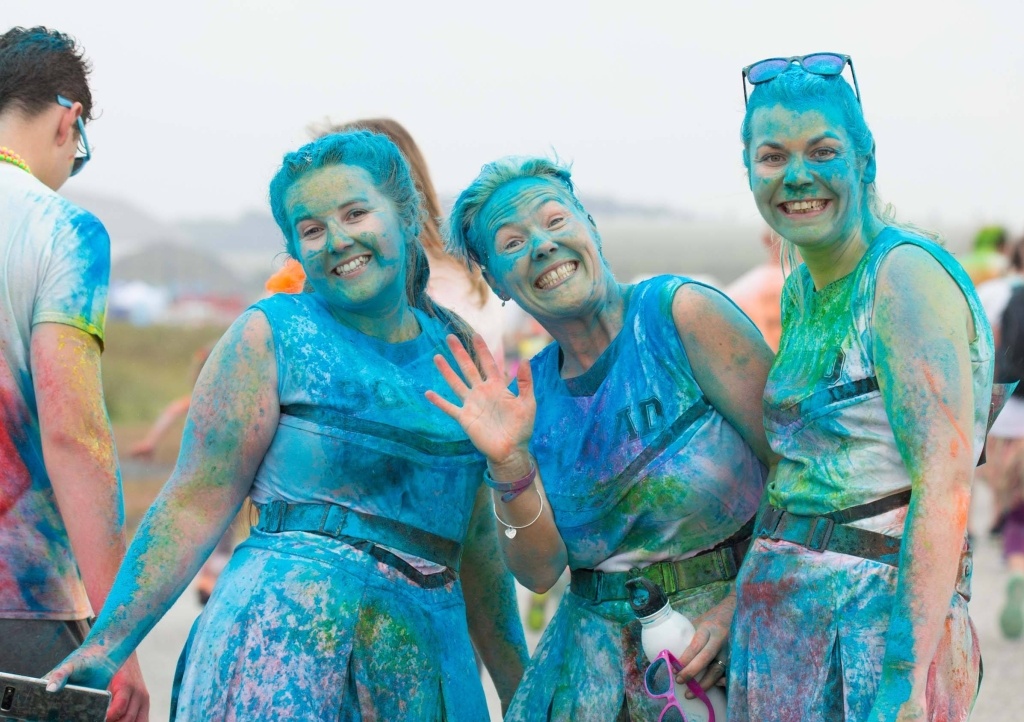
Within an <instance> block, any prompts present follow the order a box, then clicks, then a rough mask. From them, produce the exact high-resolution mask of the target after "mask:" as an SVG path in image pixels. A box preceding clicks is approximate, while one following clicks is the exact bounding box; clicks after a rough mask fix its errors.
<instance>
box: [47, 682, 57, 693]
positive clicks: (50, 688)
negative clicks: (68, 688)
mask: <svg viewBox="0 0 1024 722" xmlns="http://www.w3.org/2000/svg"><path fill="white" fill-rule="evenodd" d="M46 691H47V692H56V691H57V683H56V682H50V683H49V684H48V685H46Z"/></svg>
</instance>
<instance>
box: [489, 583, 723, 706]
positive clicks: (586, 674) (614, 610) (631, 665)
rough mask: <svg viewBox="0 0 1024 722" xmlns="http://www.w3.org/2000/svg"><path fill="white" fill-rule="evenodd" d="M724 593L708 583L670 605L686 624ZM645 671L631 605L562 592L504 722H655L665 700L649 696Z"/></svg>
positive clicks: (678, 596) (680, 595)
mask: <svg viewBox="0 0 1024 722" xmlns="http://www.w3.org/2000/svg"><path fill="white" fill-rule="evenodd" d="M730 589H732V582H714V583H712V584H707V585H705V586H703V587H698V588H697V589H691V590H686V591H682V592H678V593H676V594H675V595H673V596H672V597H671V600H670V601H671V602H672V607H673V608H674V609H676V610H678V611H680V612H682V613H683V614H685V615H686V616H687V617H689V618H690V619H691V620H692V619H694V618H696V617H698V616H699V615H701V614H703V613H704V612H706V611H708V610H709V609H711V607H713V606H715V605H716V604H718V602H720V601H721V600H722V599H723V598H724V597H725V596H726V595H727V594H728V593H729V590H730ZM674 651H676V652H681V651H682V650H681V649H680V650H674ZM645 669H647V658H646V657H645V656H644V652H643V649H642V648H641V646H640V623H639V622H638V621H637V620H636V617H635V616H634V614H633V610H632V609H631V608H630V606H629V603H628V602H626V601H607V602H601V603H595V602H591V601H589V600H586V599H583V598H582V597H579V596H577V595H575V594H573V593H572V591H571V590H566V592H565V595H564V596H563V597H562V601H561V603H560V604H559V606H558V610H557V611H556V612H555V616H554V618H553V619H552V620H551V623H550V624H549V625H548V627H547V629H546V630H545V631H544V635H543V636H542V637H541V640H540V643H539V644H538V645H537V650H536V651H535V652H534V655H533V658H532V659H531V660H530V664H529V666H528V667H527V669H526V673H525V675H524V676H523V681H522V683H521V684H520V685H519V688H518V689H517V690H516V694H515V697H514V698H513V700H512V704H511V706H510V707H509V711H508V714H507V715H506V716H505V722H541V721H543V722H547V720H572V721H573V722H590V721H591V720H595V721H596V720H601V722H616V720H632V721H633V722H645V721H646V720H651V722H656V720H657V719H658V715H659V714H660V713H661V710H662V708H663V706H664V702H663V701H660V702H659V701H656V700H653V699H651V698H650V697H649V696H648V695H647V692H646V690H645V689H644V685H643V672H644V670H645Z"/></svg>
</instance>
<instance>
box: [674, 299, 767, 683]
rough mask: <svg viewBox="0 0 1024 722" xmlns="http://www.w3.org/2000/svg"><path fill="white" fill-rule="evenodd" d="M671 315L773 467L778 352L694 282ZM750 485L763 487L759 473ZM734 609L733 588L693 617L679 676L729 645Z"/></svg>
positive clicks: (705, 381)
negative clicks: (771, 377)
mask: <svg viewBox="0 0 1024 722" xmlns="http://www.w3.org/2000/svg"><path fill="white" fill-rule="evenodd" d="M672 319H673V321H674V322H675V326H676V331H677V332H678V333H679V339H680V341H681V342H682V344H683V348H684V349H685V350H686V356H687V358H688V359H689V360H690V366H691V368H692V369H693V376H694V379H696V381H697V384H698V385H699V386H700V388H701V391H703V392H704V395H705V396H706V397H707V399H708V401H709V402H710V403H711V405H712V406H714V407H715V409H716V410H717V411H718V412H719V413H720V414H721V415H722V417H723V418H724V419H725V420H726V421H728V422H729V424H730V425H731V426H732V427H733V428H734V429H736V431H737V432H739V434H740V436H742V437H743V440H744V441H746V442H747V444H748V445H749V446H750V447H751V448H752V449H753V450H754V453H755V454H756V455H757V457H758V458H759V459H760V460H761V462H762V463H764V464H765V465H766V466H768V467H769V468H770V469H771V470H773V471H774V468H775V465H776V464H777V463H778V457H777V456H776V455H775V453H774V452H773V451H772V450H771V447H770V446H769V445H768V440H767V438H766V437H765V432H764V421H763V417H764V414H763V411H762V408H763V407H762V398H763V397H764V387H765V383H766V382H767V380H768V371H769V369H770V368H771V365H772V361H773V360H774V358H775V354H774V353H772V350H771V349H770V348H769V347H768V345H767V344H766V343H765V342H764V339H763V338H762V336H761V334H760V332H759V331H758V330H757V328H756V327H755V326H754V324H753V323H751V321H750V319H748V318H747V317H746V316H744V315H743V313H742V312H741V311H740V310H739V309H738V308H736V306H735V305H734V304H733V303H731V302H730V301H729V300H728V299H727V298H726V297H725V296H723V295H722V294H721V293H719V292H717V291H714V290H712V289H709V288H706V287H705V286H701V285H698V284H694V283H688V284H685V285H683V286H681V287H680V288H679V289H678V290H677V291H676V294H675V296H674V297H673V300H672ZM749 483H750V484H755V485H757V487H758V489H757V491H758V493H762V492H763V488H762V486H761V485H762V479H761V477H760V475H755V476H751V478H750V479H749ZM735 608H736V595H735V592H732V593H730V594H729V595H728V596H727V597H725V599H723V600H722V601H721V602H719V603H718V604H717V605H715V606H714V607H712V608H711V609H710V610H708V611H707V612H706V613H705V614H703V615H701V616H700V617H698V618H697V619H695V620H694V625H695V627H696V629H697V633H696V634H695V635H694V638H693V641H692V642H691V643H690V646H689V647H687V648H686V649H685V650H682V652H681V654H680V655H679V661H680V662H681V663H682V664H683V665H684V667H683V670H682V672H681V673H680V674H679V675H678V679H680V680H686V679H688V678H690V677H692V676H694V675H696V674H697V673H698V672H700V671H701V670H702V669H704V668H705V667H707V665H708V664H710V663H711V661H712V660H713V659H714V658H715V657H716V656H726V655H724V654H722V652H721V650H722V648H723V647H724V646H725V643H726V640H727V639H728V635H729V627H730V625H731V623H732V617H733V612H734V610H735ZM720 674H721V670H714V669H713V670H711V671H710V672H709V673H708V674H706V675H705V676H704V678H703V679H702V680H701V683H702V684H703V685H704V686H705V687H707V686H710V684H712V683H713V682H715V681H716V680H717V679H718V677H719V676H720Z"/></svg>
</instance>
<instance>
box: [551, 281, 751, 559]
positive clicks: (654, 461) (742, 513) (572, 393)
mask: <svg viewBox="0 0 1024 722" xmlns="http://www.w3.org/2000/svg"><path fill="white" fill-rule="evenodd" d="M685 283H693V281H690V280H689V279H685V278H679V277H674V276H660V277H657V278H654V279H651V280H648V281H644V282H643V283H640V284H638V285H637V286H635V287H633V288H632V290H631V292H630V293H629V295H628V298H627V308H626V311H625V318H624V323H623V327H622V330H621V331H620V332H619V334H618V335H617V336H616V337H615V339H614V340H613V341H612V342H611V344H610V345H609V346H608V348H607V349H605V351H604V353H603V354H602V355H601V356H600V357H599V358H598V360H597V361H596V362H595V363H594V365H593V366H592V367H591V368H590V369H588V370H587V371H586V372H585V373H584V374H582V375H581V376H577V377H575V378H571V379H563V378H561V376H560V368H561V352H560V350H559V348H558V345H557V344H551V345H549V346H548V347H547V348H545V349H544V350H543V351H541V352H540V353H539V354H537V356H535V357H534V358H533V360H532V361H531V368H532V370H533V376H534V384H535V388H536V395H537V420H536V424H535V427H534V433H533V438H532V441H531V450H532V452H533V454H534V456H535V457H536V459H537V463H538V465H539V468H540V472H541V476H542V478H543V480H544V488H545V491H546V492H547V496H548V499H549V501H550V504H551V508H552V511H553V513H554V517H555V522H556V523H557V525H558V530H559V532H560V533H561V536H562V539H563V540H564V541H565V545H566V548H567V549H568V553H569V566H570V568H572V569H579V568H594V569H600V570H602V571H606V572H617V571H626V570H628V569H630V568H631V567H634V566H646V565H648V564H652V563H654V562H658V561H665V560H676V559H683V558H686V557H690V556H693V555H695V554H697V553H699V552H701V551H704V550H707V549H710V548H711V547H713V546H715V545H716V544H718V543H719V542H721V541H723V540H725V539H727V538H728V537H729V536H730V535H732V534H733V533H734V532H736V531H738V530H739V529H740V527H742V526H743V524H744V523H745V522H747V520H749V519H750V518H751V517H752V516H753V515H754V512H755V511H756V509H757V505H758V501H759V498H760V496H761V492H762V490H763V485H764V467H763V466H762V464H761V463H760V461H759V460H758V459H757V457H756V456H755V454H754V452H753V450H752V449H751V448H750V447H749V446H748V445H747V443H746V442H745V441H744V440H743V438H742V437H741V436H740V435H739V432H737V431H736V430H735V429H734V428H733V427H732V426H731V425H730V424H729V423H728V422H727V421H726V420H725V419H724V418H723V417H722V415H721V414H720V413H718V411H717V410H716V409H715V408H714V407H712V406H711V405H710V404H709V403H708V401H707V399H706V398H705V397H704V394H703V393H702V391H701V389H700V387H699V386H698V385H697V382H696V381H695V380H694V377H693V372H692V370H691V368H690V362H689V359H688V358H687V356H686V352H685V350H684V349H683V344H682V341H680V339H679V334H678V333H677V331H676V326H675V323H674V321H673V319H672V300H673V298H674V296H675V293H676V291H677V290H679V288H680V287H681V286H682V285H683V284H685Z"/></svg>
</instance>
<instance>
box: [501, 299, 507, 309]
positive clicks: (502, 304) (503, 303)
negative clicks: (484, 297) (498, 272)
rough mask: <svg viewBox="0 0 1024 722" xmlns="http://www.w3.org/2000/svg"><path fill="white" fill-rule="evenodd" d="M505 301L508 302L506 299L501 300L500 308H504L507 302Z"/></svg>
mask: <svg viewBox="0 0 1024 722" xmlns="http://www.w3.org/2000/svg"><path fill="white" fill-rule="evenodd" d="M507 300H508V299H507V298H503V299H501V307H502V308H505V301H507Z"/></svg>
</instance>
